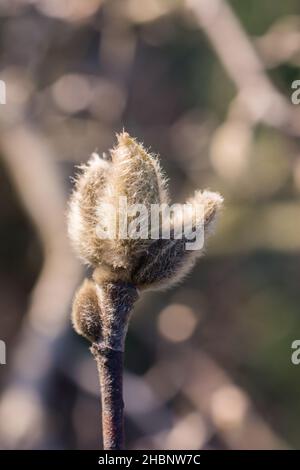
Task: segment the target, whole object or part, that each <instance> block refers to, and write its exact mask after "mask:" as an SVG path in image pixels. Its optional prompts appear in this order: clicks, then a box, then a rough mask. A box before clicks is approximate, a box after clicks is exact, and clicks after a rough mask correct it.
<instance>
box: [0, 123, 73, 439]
mask: <svg viewBox="0 0 300 470" xmlns="http://www.w3.org/2000/svg"><path fill="white" fill-rule="evenodd" d="M1 151H2V152H1V153H2V157H3V159H4V162H5V165H6V167H7V169H8V172H9V175H10V177H11V179H12V181H13V184H14V185H15V188H16V191H17V193H18V194H19V197H20V201H21V202H22V204H23V206H24V209H25V210H26V212H27V214H28V215H29V217H30V218H31V220H32V222H33V224H34V226H35V228H36V230H37V232H38V234H39V237H40V240H41V243H42V247H43V254H44V262H43V267H42V270H41V273H40V275H39V278H38V281H37V283H36V285H35V287H34V290H33V293H32V296H31V303H30V307H29V311H28V312H27V314H26V315H25V317H24V320H23V325H22V329H21V333H20V336H19V340H18V344H17V346H16V348H15V350H14V355H13V357H12V359H11V361H12V364H11V376H10V377H11V379H10V383H9V385H8V387H7V389H6V390H5V392H4V394H3V396H2V398H1V401H0V417H1V419H0V436H1V440H2V444H3V445H5V446H7V447H14V446H16V444H17V443H18V447H28V446H30V445H33V442H34V441H35V439H39V438H40V437H41V434H42V432H43V426H44V424H45V423H44V419H45V416H44V407H43V406H42V402H43V398H45V396H46V395H45V390H43V393H42V389H44V388H45V382H46V378H47V376H48V375H49V374H50V373H51V370H53V367H54V366H55V356H56V351H57V341H58V338H59V337H60V335H62V333H63V331H64V329H65V326H66V324H67V319H68V310H69V306H70V302H71V297H72V294H73V291H74V288H75V286H76V284H77V283H78V280H79V277H80V273H81V270H80V268H79V265H78V264H77V262H76V260H75V259H74V258H73V255H72V254H71V252H70V249H69V246H68V241H67V238H66V235H65V233H66V230H65V223H64V212H65V196H64V191H63V185H62V182H60V178H59V173H58V170H57V168H56V167H55V159H54V158H53V155H52V153H51V150H50V148H49V146H48V144H47V142H46V141H45V139H43V137H42V136H41V135H40V134H39V132H38V131H37V130H36V129H34V128H30V127H29V126H27V125H20V126H18V127H17V126H13V128H11V129H10V130H3V131H2V133H1ZM28 156H30V158H28ZM33 364H34V367H33V366H32V365H33ZM18 403H20V408H22V410H23V412H22V413H20V419H18V418H17V416H16V412H15V409H16V407H17V408H18ZM24 410H26V413H24Z"/></svg>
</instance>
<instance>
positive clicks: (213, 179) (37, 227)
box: [0, 0, 300, 449]
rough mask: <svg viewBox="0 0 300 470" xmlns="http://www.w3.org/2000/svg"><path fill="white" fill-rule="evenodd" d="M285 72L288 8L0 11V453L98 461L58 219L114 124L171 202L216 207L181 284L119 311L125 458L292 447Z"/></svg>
mask: <svg viewBox="0 0 300 470" xmlns="http://www.w3.org/2000/svg"><path fill="white" fill-rule="evenodd" d="M299 65H300V5H299V2H298V0H286V1H285V2H282V1H280V0H274V1H272V2H269V1H267V0H253V1H251V2H240V1H237V0H231V1H225V0H186V1H185V0H147V1H144V2H142V1H139V0H106V1H105V0H1V1H0V79H1V80H4V81H5V83H6V94H7V96H6V104H5V105H0V237H1V244H0V339H1V340H3V341H5V342H6V352H7V357H6V361H7V364H6V365H0V448H2V449H10V448H13V449H24V448H25V449H95V448H96V449H97V448H100V447H101V446H102V441H101V423H100V402H99V390H98V388H99V387H98V377H97V371H96V366H95V364H94V361H93V359H92V357H91V354H90V352H89V349H88V344H87V342H86V341H85V340H84V339H82V338H80V337H78V336H77V335H76V334H75V333H74V332H73V330H72V328H71V324H70V309H71V302H72V296H73V294H74V291H75V289H76V287H77V286H78V285H79V283H80V282H81V280H82V278H83V276H84V275H85V271H84V269H83V268H82V267H81V266H80V265H79V263H78V262H77V260H76V259H75V257H74V255H73V254H72V252H71V250H70V248H69V242H68V240H67V238H66V223H65V213H66V207H67V199H68V197H69V195H70V192H71V190H72V181H71V179H70V176H74V174H75V171H76V170H75V165H77V164H79V163H81V162H84V161H86V159H87V158H88V156H89V155H90V154H91V153H92V152H93V151H95V150H96V151H98V152H99V153H101V152H103V151H106V150H107V149H108V148H110V147H111V146H112V145H113V144H114V141H115V133H116V132H118V131H120V130H121V129H122V128H123V127H124V128H125V129H126V130H128V131H129V132H130V133H131V134H132V135H133V136H135V137H137V138H138V139H139V140H141V141H143V142H144V144H145V146H146V147H147V148H151V150H152V151H153V152H155V153H159V154H160V156H161V162H162V166H163V168H164V169H165V171H166V173H167V174H168V176H169V177H170V192H171V195H172V197H173V200H174V201H176V202H182V201H184V200H185V198H186V197H187V196H188V195H189V194H191V193H192V192H193V191H194V189H196V188H199V187H200V188H210V189H212V190H215V191H219V192H220V193H222V194H223V195H224V197H225V201H226V204H225V209H224V211H223V215H222V218H221V220H220V223H219V225H218V229H217V232H216V235H215V236H214V237H213V239H212V240H211V241H210V242H209V244H208V249H207V254H206V256H205V257H204V258H203V259H202V260H200V262H199V263H198V264H197V266H196V268H195V269H194V270H193V272H192V274H191V275H190V276H189V277H188V279H186V280H185V281H184V282H183V283H182V284H181V285H180V286H179V287H176V288H175V289H172V290H169V291H167V292H162V293H148V294H145V295H144V296H142V298H141V299H140V300H139V302H138V303H137V304H136V308H135V312H134V315H133V318H132V321H131V326H130V330H129V334H128V338H127V349H126V371H125V403H126V430H127V432H126V434H127V437H126V439H127V444H126V445H127V448H129V449H202V448H208V449H259V448H264V449H283V448H288V447H290V448H299V447H300V425H299V419H298V417H299V415H300V398H299V397H300V365H299V366H298V367H297V366H296V365H293V364H292V363H291V352H292V350H291V344H292V341H293V340H295V339H299V337H300V315H299V305H300V289H299V282H300V236H299V233H300V204H299V196H300V140H299V137H300V105H299V106H297V105H293V104H292V102H291V95H292V92H293V90H292V88H291V86H292V82H293V81H294V80H297V79H300V70H299Z"/></svg>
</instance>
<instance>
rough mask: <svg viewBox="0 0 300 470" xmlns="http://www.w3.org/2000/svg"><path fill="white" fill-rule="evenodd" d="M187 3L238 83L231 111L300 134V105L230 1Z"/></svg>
mask: <svg viewBox="0 0 300 470" xmlns="http://www.w3.org/2000/svg"><path fill="white" fill-rule="evenodd" d="M186 4H187V6H188V7H189V8H191V10H192V11H193V12H194V14H195V18H196V19H197V20H198V22H199V26H200V27H201V28H202V29H203V30H204V31H205V33H206V34H207V36H208V38H209V40H210V41H211V44H212V46H213V48H214V50H215V52H216V54H217V55H218V57H219V59H220V60H221V61H222V64H223V66H224V67H225V69H226V71H227V73H228V74H229V76H230V78H231V79H232V80H233V81H234V83H235V85H236V87H237V90H238V97H237V99H236V100H235V101H234V107H233V106H232V105H231V111H230V113H231V115H233V116H238V117H239V118H243V119H245V118H247V120H249V124H251V125H253V124H256V123H258V122H264V123H265V124H267V125H269V126H272V127H275V128H276V129H279V130H281V131H284V132H286V133H287V134H288V135H292V136H299V135H300V124H299V122H300V112H299V109H298V108H297V107H295V106H292V104H291V103H288V101H287V100H286V99H285V98H284V97H283V96H282V95H281V94H280V93H279V92H278V90H276V88H275V87H274V86H273V84H272V82H271V81H270V79H269V78H268V76H267V75H266V73H265V65H264V64H263V62H262V61H261V59H260V58H259V56H258V54H257V53H256V51H255V48H254V47H253V45H252V43H251V41H250V39H249V38H248V36H247V34H246V32H245V30H244V29H243V28H242V26H241V23H240V22H239V20H238V18H237V17H236V15H235V14H234V12H233V10H232V9H231V7H230V6H229V5H228V4H227V2H226V1H225V0H212V1H207V0H186ZM232 108H233V109H232ZM245 113H246V115H245Z"/></svg>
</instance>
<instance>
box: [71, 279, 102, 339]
mask: <svg viewBox="0 0 300 470" xmlns="http://www.w3.org/2000/svg"><path fill="white" fill-rule="evenodd" d="M72 322H73V326H74V329H75V331H76V333H78V334H79V335H81V336H84V337H85V338H86V339H88V340H89V341H91V342H92V343H93V342H98V341H99V340H101V338H102V320H101V316H100V306H99V303H98V297H97V292H96V286H95V283H94V282H93V281H91V280H88V279H85V280H84V281H83V284H82V285H81V287H80V288H79V289H78V291H77V293H76V295H75V298H74V302H73V310H72Z"/></svg>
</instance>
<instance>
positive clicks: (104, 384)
mask: <svg viewBox="0 0 300 470" xmlns="http://www.w3.org/2000/svg"><path fill="white" fill-rule="evenodd" d="M92 353H93V354H94V357H95V359H96V362H97V367H98V372H99V378H100V386H101V402H102V432H103V446H104V449H105V450H116V449H123V448H124V416H123V410H124V402H123V352H122V351H114V350H113V349H109V348H107V347H98V346H97V345H94V346H93V347H92Z"/></svg>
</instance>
